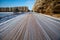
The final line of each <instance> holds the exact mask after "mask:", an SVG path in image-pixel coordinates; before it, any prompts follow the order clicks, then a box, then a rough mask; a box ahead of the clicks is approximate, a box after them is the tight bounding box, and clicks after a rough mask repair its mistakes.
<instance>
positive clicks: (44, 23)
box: [0, 12, 60, 40]
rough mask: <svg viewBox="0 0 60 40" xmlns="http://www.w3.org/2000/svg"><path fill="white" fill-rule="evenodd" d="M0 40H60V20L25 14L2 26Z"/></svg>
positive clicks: (0, 27) (30, 13)
mask: <svg viewBox="0 0 60 40" xmlns="http://www.w3.org/2000/svg"><path fill="white" fill-rule="evenodd" d="M0 40H60V20H59V21H58V20H57V19H54V18H50V17H47V16H45V15H43V14H37V13H34V12H28V13H24V14H21V15H19V16H17V17H14V18H12V19H10V20H7V21H6V22H3V23H1V24H0Z"/></svg>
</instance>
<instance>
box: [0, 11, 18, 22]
mask: <svg viewBox="0 0 60 40" xmlns="http://www.w3.org/2000/svg"><path fill="white" fill-rule="evenodd" d="M16 16H17V14H14V13H13V12H0V23H2V22H4V21H7V20H9V19H11V18H13V17H16Z"/></svg>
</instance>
